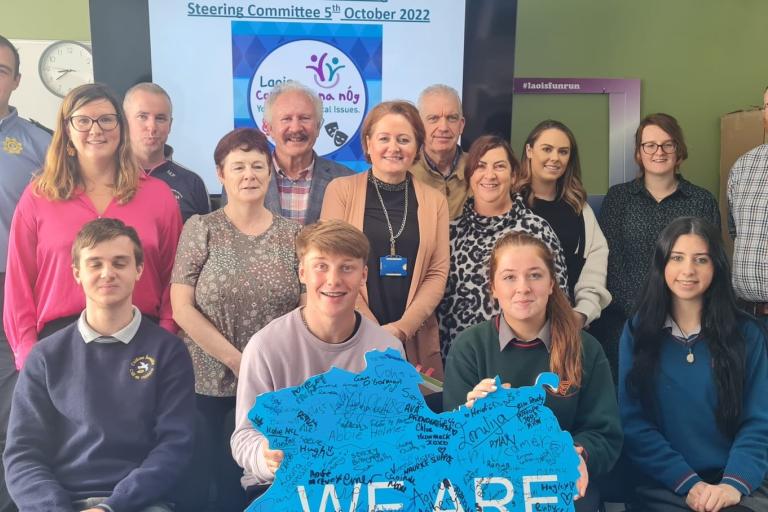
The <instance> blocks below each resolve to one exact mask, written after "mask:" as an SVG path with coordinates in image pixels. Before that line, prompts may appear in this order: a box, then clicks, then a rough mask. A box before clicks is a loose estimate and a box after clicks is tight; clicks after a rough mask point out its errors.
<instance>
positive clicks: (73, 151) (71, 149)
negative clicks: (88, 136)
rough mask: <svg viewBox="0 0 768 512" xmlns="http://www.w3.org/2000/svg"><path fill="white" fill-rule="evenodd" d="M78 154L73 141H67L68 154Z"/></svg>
mask: <svg viewBox="0 0 768 512" xmlns="http://www.w3.org/2000/svg"><path fill="white" fill-rule="evenodd" d="M76 154H77V150H76V149H75V146H73V145H72V141H68V142H67V156H75V155H76Z"/></svg>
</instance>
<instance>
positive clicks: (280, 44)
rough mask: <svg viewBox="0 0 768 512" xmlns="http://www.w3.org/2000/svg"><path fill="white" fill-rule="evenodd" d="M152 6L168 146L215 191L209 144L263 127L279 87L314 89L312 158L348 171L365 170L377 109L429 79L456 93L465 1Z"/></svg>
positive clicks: (155, 70)
mask: <svg viewBox="0 0 768 512" xmlns="http://www.w3.org/2000/svg"><path fill="white" fill-rule="evenodd" d="M148 7H149V26H150V38H151V53H152V76H153V80H154V81H155V82H156V83H158V84H160V85H161V86H163V87H164V88H165V89H166V90H167V91H168V93H169V94H170V96H171V98H172V100H173V109H174V110H173V116H174V124H173V130H172V133H171V138H170V140H169V143H170V144H171V145H173V146H174V150H175V151H174V155H175V158H176V159H177V160H179V161H180V162H181V163H183V164H185V165H187V166H188V167H190V168H191V169H193V170H195V171H196V172H198V173H199V174H200V175H201V176H203V179H204V180H205V181H206V185H207V186H208V187H209V189H210V191H212V192H216V191H218V190H219V189H220V185H219V184H218V181H217V180H216V175H215V170H214V168H213V157H212V155H213V149H214V147H215V146H216V143H217V142H218V140H219V139H220V138H221V137H222V136H223V135H224V134H225V133H227V132H228V131H229V130H231V129H233V128H236V127H243V126H249V127H259V128H260V127H261V126H262V123H263V109H264V100H265V99H266V97H267V95H268V94H269V91H270V90H271V89H272V88H273V87H274V86H275V85H277V84H279V83H282V82H284V81H287V80H296V81H299V82H301V83H302V84H304V85H306V86H308V87H310V88H311V89H313V90H315V91H316V92H317V94H318V95H319V96H320V98H321V99H322V100H323V107H324V112H323V122H322V127H321V130H320V137H319V138H318V141H317V143H316V145H315V151H316V152H317V153H318V154H319V155H321V156H324V157H327V158H330V159H333V160H336V161H338V162H340V163H343V164H344V165H347V166H349V167H351V168H353V169H356V170H362V169H364V168H366V166H367V164H366V163H365V161H364V157H363V155H362V149H361V147H360V134H359V129H360V126H361V124H362V121H363V119H364V118H365V114H366V113H367V112H368V111H369V110H370V109H371V108H372V107H373V106H375V105H376V104H378V103H379V102H381V101H384V100H390V99H406V100H410V101H414V102H415V101H416V99H417V97H418V94H419V92H420V91H421V90H422V89H423V88H424V87H426V86H428V85H431V84H434V83H445V84H447V85H450V86H451V87H454V88H456V89H457V90H459V91H461V90H462V74H463V66H464V22H465V2H464V0H457V1H455V2H450V3H448V2H442V1H440V0H387V1H381V0H370V1H365V0H362V1H361V0H336V1H328V0H302V1H301V2H294V3H290V2H289V3H286V2H282V1H279V0H251V1H240V0H232V1H229V2H225V3H219V2H187V1H183V2H182V1H167V0H149V2H148ZM160 41H162V43H160ZM169 41H172V42H173V43H172V44H169ZM156 42H158V43H156ZM438 42H439V44H438ZM191 84H194V87H191V86H190V85H191Z"/></svg>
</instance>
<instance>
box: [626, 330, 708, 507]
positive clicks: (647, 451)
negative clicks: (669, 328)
mask: <svg viewBox="0 0 768 512" xmlns="http://www.w3.org/2000/svg"><path fill="white" fill-rule="evenodd" d="M633 360H634V337H633V335H632V331H631V329H630V322H627V323H626V325H625V326H624V332H623V333H622V334H621V341H620V342H619V411H620V413H621V422H622V425H623V427H624V440H625V446H626V451H627V454H628V455H629V457H630V459H631V460H632V462H633V463H634V465H635V466H636V467H637V469H638V470H640V471H642V472H643V473H645V474H646V475H648V476H651V477H653V478H654V479H655V480H657V481H658V482H659V483H661V484H662V485H664V486H665V487H667V488H668V489H670V490H671V491H673V492H675V493H676V494H679V495H681V496H682V495H685V494H687V493H688V491H689V490H690V489H691V487H693V486H694V485H695V484H696V483H698V482H700V481H701V477H699V475H698V474H697V473H696V472H695V471H694V470H693V469H692V468H691V466H690V465H689V464H688V462H687V461H686V460H685V458H684V457H683V456H682V454H681V453H680V452H678V451H676V450H675V449H674V448H672V445H671V444H670V443H669V441H668V440H667V439H666V438H665V437H664V435H663V434H662V433H661V432H660V431H659V429H658V427H657V426H656V425H655V424H654V423H653V422H652V421H651V420H649V419H648V416H647V414H646V413H645V411H644V409H643V406H642V404H641V403H640V401H639V400H637V399H636V398H635V397H633V396H632V395H631V394H630V393H629V392H628V391H627V375H628V374H629V371H630V370H631V369H632V364H633Z"/></svg>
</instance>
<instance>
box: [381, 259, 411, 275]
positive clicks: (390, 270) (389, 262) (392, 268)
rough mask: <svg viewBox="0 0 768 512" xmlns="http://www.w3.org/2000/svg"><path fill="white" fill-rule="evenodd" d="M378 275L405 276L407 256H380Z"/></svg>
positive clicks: (406, 272)
mask: <svg viewBox="0 0 768 512" xmlns="http://www.w3.org/2000/svg"><path fill="white" fill-rule="evenodd" d="M379 275H380V276H389V277H407V276H408V258H404V257H402V256H397V255H394V256H382V257H380V258H379Z"/></svg>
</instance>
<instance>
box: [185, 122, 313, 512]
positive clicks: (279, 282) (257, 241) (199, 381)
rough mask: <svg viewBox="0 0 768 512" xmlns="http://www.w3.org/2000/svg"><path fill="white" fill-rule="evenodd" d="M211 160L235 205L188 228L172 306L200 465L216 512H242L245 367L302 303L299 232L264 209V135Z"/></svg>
mask: <svg viewBox="0 0 768 512" xmlns="http://www.w3.org/2000/svg"><path fill="white" fill-rule="evenodd" d="M214 160H215V162H216V171H217V174H218V177H219V180H220V181H221V182H222V184H223V185H224V188H225V190H226V191H227V196H228V198H229V202H228V203H227V205H226V206H225V207H224V208H222V209H220V210H216V211H214V212H213V213H209V214H207V215H202V216H198V215H195V216H193V217H191V218H190V219H189V220H188V221H187V223H186V224H185V226H184V230H183V232H182V234H181V240H180V242H179V248H178V252H177V254H176V265H175V267H174V269H173V276H172V279H171V282H172V283H173V284H172V285H171V302H172V305H173V317H174V320H176V322H177V323H178V324H179V326H180V327H181V329H182V330H183V331H184V332H183V338H184V341H185V342H186V343H187V347H188V348H189V352H190V354H191V355H192V362H193V363H194V369H195V392H196V399H197V400H196V403H197V409H198V411H199V412H200V413H201V415H202V417H203V418H204V420H205V422H204V423H205V429H206V432H204V434H203V435H202V436H200V438H201V442H200V443H199V444H201V446H200V451H201V452H202V454H200V453H198V454H197V457H199V458H200V460H201V461H202V462H203V463H202V464H201V465H202V466H204V467H206V468H207V470H208V476H209V478H210V477H212V475H216V480H217V485H218V491H217V497H218V500H219V502H218V504H217V505H218V506H217V507H216V510H242V509H243V508H244V501H243V500H244V493H243V490H242V488H241V487H240V482H239V476H240V474H241V473H242V471H240V469H239V468H238V467H237V465H236V464H235V463H234V461H233V460H232V456H231V454H230V449H229V437H230V435H231V434H232V430H233V427H234V424H233V423H232V424H230V422H231V421H232V418H230V417H229V415H231V414H232V411H233V410H234V408H235V394H236V390H237V375H238V372H239V369H240V358H241V355H242V351H243V349H244V348H245V345H246V344H247V343H248V340H249V339H250V338H251V336H253V335H254V334H255V333H256V332H257V331H258V330H259V329H261V328H262V327H264V326H265V325H266V324H267V323H269V322H270V321H272V319H274V318H277V317H279V316H282V315H284V314H285V313H287V312H289V311H291V310H292V309H294V308H295V307H296V306H297V305H298V303H299V295H300V285H299V281H298V261H297V259H296V254H295V249H294V239H295V237H296V234H297V233H298V231H299V229H300V226H299V225H298V224H296V223H294V222H292V221H289V220H287V219H284V218H282V217H280V216H278V215H275V214H273V213H271V212H270V211H269V210H267V209H266V208H265V207H264V196H265V193H266V190H267V186H268V184H269V180H270V177H271V176H272V172H273V171H272V169H273V167H272V159H271V156H270V150H269V145H268V143H267V140H266V138H265V137H264V135H263V134H262V133H261V132H260V131H259V130H256V129H251V128H243V129H238V130H234V131H232V132H230V133H228V134H227V135H225V136H224V137H223V138H222V139H221V140H220V141H219V144H218V145H217V146H216V150H215V152H214ZM207 484H208V481H206V482H205V483H204V484H202V486H203V488H207V487H206V485H207ZM238 507H239V508H238Z"/></svg>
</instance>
